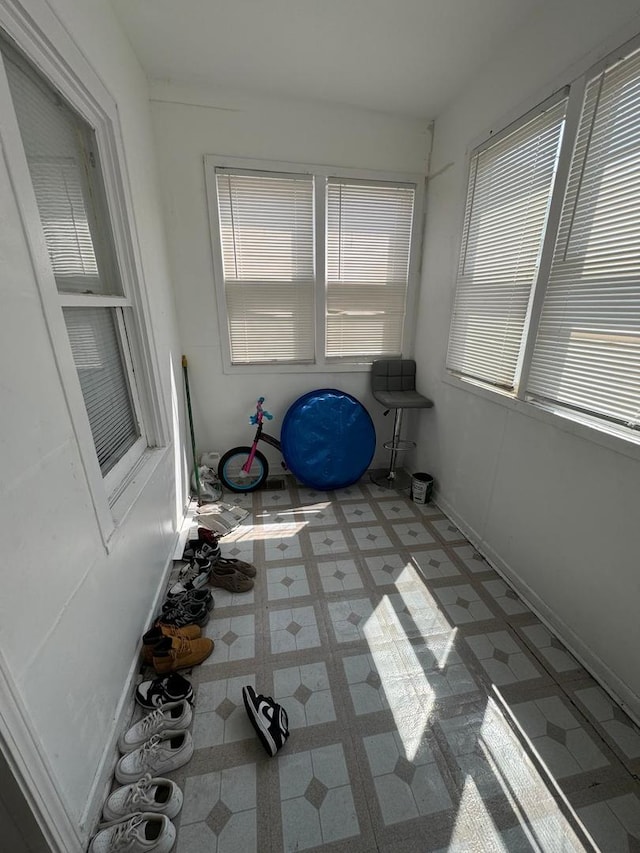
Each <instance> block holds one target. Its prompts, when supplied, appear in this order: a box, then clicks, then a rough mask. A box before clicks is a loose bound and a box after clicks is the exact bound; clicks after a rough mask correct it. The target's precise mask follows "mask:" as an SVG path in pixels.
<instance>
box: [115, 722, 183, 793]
mask: <svg viewBox="0 0 640 853" xmlns="http://www.w3.org/2000/svg"><path fill="white" fill-rule="evenodd" d="M192 755H193V739H192V737H191V734H190V732H187V731H185V732H180V731H174V730H172V729H169V730H167V731H164V732H162V733H161V734H157V735H154V736H153V737H152V738H150V739H149V740H148V741H146V743H143V745H142V746H141V747H139V748H138V749H134V750H133V752H127V753H126V755H123V756H122V758H121V759H120V761H118V763H117V764H116V770H115V776H116V779H117V780H118V782H120V783H121V784H122V785H126V784H127V783H129V782H135V781H136V780H138V779H140V778H141V777H142V776H144V775H145V773H150V774H151V775H152V776H162V775H163V774H164V773H171V771H172V770H177V769H178V767H182V765H183V764H186V763H187V761H189V759H190V758H191V756H192Z"/></svg>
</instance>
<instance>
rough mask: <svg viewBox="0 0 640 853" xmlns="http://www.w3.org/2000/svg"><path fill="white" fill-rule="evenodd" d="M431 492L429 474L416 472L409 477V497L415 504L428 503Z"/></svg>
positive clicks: (431, 479) (431, 483) (431, 484)
mask: <svg viewBox="0 0 640 853" xmlns="http://www.w3.org/2000/svg"><path fill="white" fill-rule="evenodd" d="M432 493H433V477H432V476H431V474H424V473H422V472H418V473H417V474H414V475H413V476H412V477H411V499H412V500H413V502H414V503H416V504H428V503H429V501H430V500H431V495H432Z"/></svg>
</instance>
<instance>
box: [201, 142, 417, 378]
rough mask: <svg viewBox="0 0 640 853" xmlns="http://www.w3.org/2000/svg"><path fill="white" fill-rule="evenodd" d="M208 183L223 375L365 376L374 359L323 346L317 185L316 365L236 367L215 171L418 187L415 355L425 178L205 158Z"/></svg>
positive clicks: (410, 307)
mask: <svg viewBox="0 0 640 853" xmlns="http://www.w3.org/2000/svg"><path fill="white" fill-rule="evenodd" d="M204 168H205V181H206V187H207V206H208V211H209V230H210V236H211V252H212V257H213V278H214V288H215V294H216V308H217V312H218V329H219V332H220V345H221V349H222V366H223V372H224V373H225V374H241V373H258V374H262V373H271V374H272V373H273V372H274V371H276V372H277V373H307V374H308V373H347V372H351V373H353V372H364V371H368V370H370V369H371V362H372V360H373V359H372V358H363V359H362V360H361V361H354V360H348V359H336V358H326V357H325V356H324V345H323V346H322V347H320V345H319V342H320V341H324V336H325V314H324V312H325V294H324V292H323V289H322V287H320V286H319V283H320V282H325V285H324V286H325V288H326V281H325V279H326V274H325V273H326V270H325V240H326V230H325V229H326V217H325V215H324V209H323V206H324V204H325V193H324V190H323V188H322V187H321V186H320V182H319V181H316V182H315V188H314V192H315V199H314V201H315V205H314V216H315V221H314V226H315V247H316V252H315V256H316V258H315V268H316V287H315V300H316V301H315V307H316V311H315V314H316V318H315V335H316V336H315V363H313V364H277V365H273V364H246V365H245V364H242V365H241V364H232V363H231V347H230V344H229V332H228V328H227V307H226V301H225V293H224V273H223V266H222V252H221V247H220V239H219V233H220V223H219V217H218V209H217V205H216V198H217V196H216V177H215V170H216V168H229V169H257V170H259V171H269V172H283V173H286V174H301V175H316V176H320V177H326V178H329V177H334V178H346V179H356V180H369V181H388V182H390V183H393V182H396V183H399V184H415V188H416V190H415V200H414V212H413V229H412V233H411V244H410V254H409V273H408V280H407V300H406V315H405V322H404V333H403V347H402V348H403V353H402V354H403V355H404V356H405V357H406V356H408V355H410V354H411V353H412V352H413V345H414V340H415V322H416V307H417V300H418V288H419V279H420V265H421V257H422V237H423V230H424V189H425V176H424V175H418V174H415V173H407V172H386V171H385V172H378V171H373V170H365V169H349V168H344V167H341V166H328V165H316V164H310V163H290V162H284V161H280V160H263V159H259V160H258V159H254V158H244V157H230V156H226V155H224V154H206V155H205V157H204Z"/></svg>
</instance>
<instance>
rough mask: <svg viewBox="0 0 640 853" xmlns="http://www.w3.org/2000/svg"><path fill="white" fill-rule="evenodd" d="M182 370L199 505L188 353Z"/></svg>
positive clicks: (183, 359) (199, 492)
mask: <svg viewBox="0 0 640 853" xmlns="http://www.w3.org/2000/svg"><path fill="white" fill-rule="evenodd" d="M182 372H183V373H184V387H185V391H186V392H187V412H188V413H189V429H190V431H191V453H192V454H193V471H194V475H195V478H196V491H197V492H198V506H199V505H200V503H201V493H202V489H201V486H200V471H198V459H197V457H196V435H195V432H194V431H193V412H192V411H191V394H190V392H189V371H188V362H187V357H186V355H183V356H182Z"/></svg>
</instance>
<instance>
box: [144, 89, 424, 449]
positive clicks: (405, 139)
mask: <svg viewBox="0 0 640 853" xmlns="http://www.w3.org/2000/svg"><path fill="white" fill-rule="evenodd" d="M151 97H152V117H153V125H154V129H155V138H156V146H157V150H158V159H159V166H160V172H161V175H162V181H161V191H162V195H163V199H164V211H165V219H166V223H167V234H168V246H169V251H170V259H171V267H172V272H173V278H174V281H175V289H176V300H177V310H178V322H179V327H180V338H181V341H182V345H183V348H184V352H185V353H186V355H187V356H188V359H189V367H190V375H191V388H192V400H193V408H194V418H195V429H196V442H197V446H198V449H199V450H202V449H205V450H218V451H220V452H223V451H224V450H227V449H229V448H230V447H233V446H234V445H237V444H246V443H247V442H249V441H250V440H251V438H252V430H251V427H250V426H249V422H248V416H249V414H251V412H252V411H254V406H255V400H256V398H257V397H259V396H261V395H262V396H264V397H266V403H265V406H266V408H268V410H269V411H271V412H273V414H274V415H275V419H274V421H273V422H272V424H271V425H270V426H269V430H270V431H273V434H275V435H279V432H280V425H281V424H282V418H283V417H284V414H285V412H286V410H287V408H288V406H289V405H290V403H292V402H293V401H294V400H295V399H296V398H297V397H299V396H300V395H301V394H303V393H306V392H307V391H310V390H312V389H314V388H326V387H332V388H340V389H341V390H343V391H346V392H348V393H350V394H353V395H355V396H356V397H357V398H358V399H360V400H361V401H362V402H363V403H364V405H365V406H367V408H368V409H369V411H370V412H371V414H372V417H373V418H374V422H375V424H376V427H377V429H378V430H379V433H378V434H379V438H381V439H383V440H386V439H387V438H389V437H390V434H391V431H392V424H391V422H390V419H389V418H387V419H384V420H383V418H382V414H381V409H380V406H379V405H378V404H377V403H376V402H375V401H374V400H373V398H372V397H371V396H370V393H369V388H368V383H369V375H368V372H341V373H315V372H313V373H312V372H310V371H308V370H305V369H302V370H301V371H300V372H299V373H286V374H282V373H280V372H278V371H277V370H274V371H273V372H272V373H260V374H258V373H255V374H246V373H245V374H242V375H238V374H235V375H225V374H223V372H222V371H223V362H222V352H221V348H220V341H219V332H218V317H217V311H216V302H215V293H214V285H213V269H212V260H211V238H210V234H209V225H208V215H207V205H206V196H205V184H204V164H203V158H204V155H205V154H223V155H229V156H234V157H250V158H264V159H267V160H268V159H271V160H280V161H288V162H296V163H314V164H330V165H336V166H343V167H352V168H360V169H375V170H381V171H385V170H386V171H401V172H413V173H419V174H426V169H427V161H428V155H429V150H430V146H431V134H430V131H429V127H428V123H427V122H426V121H416V120H413V119H402V118H399V117H397V116H391V115H386V114H383V113H376V112H369V111H364V110H356V109H353V108H347V107H338V106H333V107H331V106H328V105H325V104H323V103H320V102H315V103H311V102H309V103H307V102H299V101H277V100H269V99H265V98H258V97H256V98H251V97H248V96H246V95H240V94H237V93H229V92H212V91H198V90H194V89H184V88H180V87H177V86H175V85H168V84H161V83H155V84H153V85H152V89H151ZM266 453H267V456H268V457H269V458H270V460H271V461H272V462H274V463H275V464H276V465H279V459H278V456H277V454H276V453H275V452H274V451H272V450H271V448H266ZM378 458H379V460H380V463H381V464H383V462H385V461H387V454H386V452H385V451H381V452H379V454H378Z"/></svg>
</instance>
